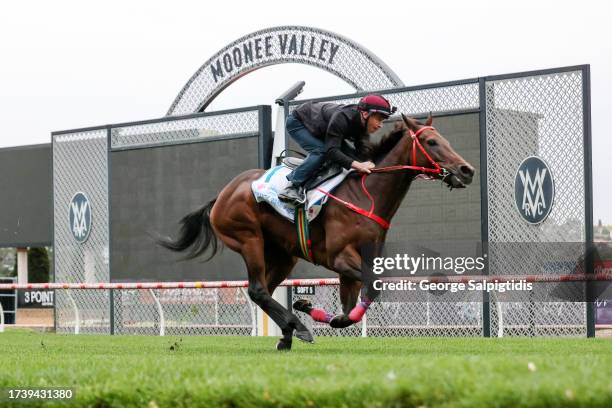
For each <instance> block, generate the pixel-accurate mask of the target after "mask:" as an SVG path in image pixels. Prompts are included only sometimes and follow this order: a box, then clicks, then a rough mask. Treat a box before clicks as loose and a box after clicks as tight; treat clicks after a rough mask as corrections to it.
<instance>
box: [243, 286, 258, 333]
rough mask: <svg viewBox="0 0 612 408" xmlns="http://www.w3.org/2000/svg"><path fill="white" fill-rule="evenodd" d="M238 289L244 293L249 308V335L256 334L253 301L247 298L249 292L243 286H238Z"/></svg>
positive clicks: (255, 316) (255, 315)
mask: <svg viewBox="0 0 612 408" xmlns="http://www.w3.org/2000/svg"><path fill="white" fill-rule="evenodd" d="M240 291H241V292H242V294H243V295H244V298H245V299H246V301H247V303H248V304H249V309H250V310H251V325H252V328H251V336H257V314H256V313H255V305H253V302H252V301H251V299H250V298H249V294H248V293H247V290H246V289H245V288H240Z"/></svg>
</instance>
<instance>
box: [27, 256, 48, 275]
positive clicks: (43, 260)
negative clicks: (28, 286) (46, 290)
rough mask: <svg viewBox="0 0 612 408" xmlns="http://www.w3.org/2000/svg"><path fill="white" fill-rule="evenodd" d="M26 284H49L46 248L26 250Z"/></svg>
mask: <svg viewBox="0 0 612 408" xmlns="http://www.w3.org/2000/svg"><path fill="white" fill-rule="evenodd" d="M28 282H29V283H47V282H49V254H48V253H47V249H46V248H30V249H29V250H28Z"/></svg>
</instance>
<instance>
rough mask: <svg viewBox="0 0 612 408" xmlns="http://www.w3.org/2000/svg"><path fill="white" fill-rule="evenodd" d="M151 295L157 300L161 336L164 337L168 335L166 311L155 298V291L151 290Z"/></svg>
mask: <svg viewBox="0 0 612 408" xmlns="http://www.w3.org/2000/svg"><path fill="white" fill-rule="evenodd" d="M149 293H150V294H151V296H153V300H155V304H156V305H157V313H158V314H159V335H160V336H164V335H165V334H166V319H165V317H164V309H163V308H162V305H161V303H159V300H158V299H157V296H155V292H153V289H149Z"/></svg>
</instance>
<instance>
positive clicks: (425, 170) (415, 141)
mask: <svg viewBox="0 0 612 408" xmlns="http://www.w3.org/2000/svg"><path fill="white" fill-rule="evenodd" d="M425 130H435V129H434V128H433V127H432V126H423V127H422V128H420V129H419V130H417V131H416V132H413V131H412V130H411V129H408V132H409V134H410V137H411V138H412V165H397V166H387V167H378V168H374V169H372V170H371V172H372V173H389V172H392V171H400V170H414V171H418V172H419V173H421V174H427V175H428V177H427V178H428V179H430V180H432V179H433V177H431V176H429V175H438V176H439V177H441V178H442V179H444V178H445V177H446V176H447V175H448V171H447V170H446V169H443V168H442V167H440V165H439V164H438V163H436V161H435V160H434V159H432V158H431V156H430V155H429V153H427V152H426V151H425V149H424V148H423V145H421V142H419V135H420V134H421V133H423V132H424V131H425ZM417 148H418V149H419V150H420V151H421V153H423V155H424V156H425V158H426V159H427V160H428V161H429V162H430V163H431V165H433V168H430V167H422V166H417V165H416V163H417V158H416V155H417ZM366 177H368V173H364V174H363V175H362V176H361V189H362V190H363V192H364V193H365V195H366V196H367V197H368V199H369V200H370V210H369V211H366V210H364V209H363V208H361V207H358V206H356V205H355V204H353V203H349V202H348V201H345V200H343V199H341V198H339V197H336V196H335V195H333V194H331V193H329V192H327V191H325V190H322V189H320V188H318V187H317V190H319V191H320V192H322V193H323V194H325V195H326V196H328V197H330V198H333V199H334V200H336V201H338V202H340V203H341V204H343V205H344V206H346V207H347V208H348V209H349V210H352V211H355V212H356V213H358V214H361V215H363V216H365V217H368V218H370V219H371V220H374V221H376V222H377V223H378V224H379V225H380V226H381V227H383V228H384V229H389V227H390V226H391V224H390V223H389V222H388V221H386V220H384V219H383V218H381V217H379V216H378V215H376V214H374V209H375V205H374V198H372V195H371V194H370V192H369V191H368V189H367V188H366V185H365V180H366Z"/></svg>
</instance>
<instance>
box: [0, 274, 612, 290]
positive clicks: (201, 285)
mask: <svg viewBox="0 0 612 408" xmlns="http://www.w3.org/2000/svg"><path fill="white" fill-rule="evenodd" d="M381 279H382V280H383V281H399V280H401V281H404V282H416V283H418V282H421V281H424V280H427V281H429V282H432V283H438V282H450V283H468V282H484V281H486V282H500V283H501V282H511V281H513V280H514V281H518V280H523V281H526V282H531V283H538V282H588V281H612V271H609V270H605V271H603V272H597V273H594V274H585V273H577V274H566V275H498V276H493V275H477V276H475V275H452V276H431V277H424V276H409V277H402V278H381ZM339 283H340V281H339V279H338V278H327V279H288V280H285V281H283V282H281V284H280V286H333V285H338V284H339ZM248 286H249V282H248V281H214V282H203V281H202V282H125V283H109V282H100V283H65V282H60V283H25V284H20V283H2V284H0V290H16V289H215V288H217V289H218V288H246V287H248Z"/></svg>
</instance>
